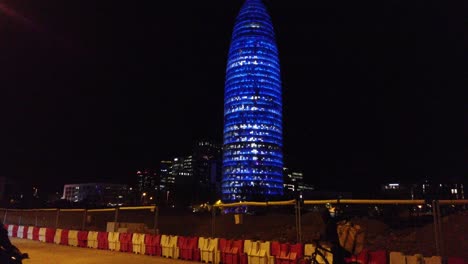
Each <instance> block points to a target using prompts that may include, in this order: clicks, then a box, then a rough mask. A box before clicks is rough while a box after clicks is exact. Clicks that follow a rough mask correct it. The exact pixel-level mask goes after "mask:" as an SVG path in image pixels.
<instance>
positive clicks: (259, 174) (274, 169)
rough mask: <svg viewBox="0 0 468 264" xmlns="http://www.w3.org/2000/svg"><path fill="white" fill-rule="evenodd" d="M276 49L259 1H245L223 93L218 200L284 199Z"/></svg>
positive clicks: (280, 101) (238, 21) (265, 12)
mask: <svg viewBox="0 0 468 264" xmlns="http://www.w3.org/2000/svg"><path fill="white" fill-rule="evenodd" d="M281 96H282V95H281V78H280V65H279V60H278V49H277V46H276V43H275V34H274V30H273V26H272V22H271V18H270V16H269V14H268V12H267V10H266V7H265V6H264V4H263V3H262V2H261V0H246V2H245V3H244V5H243V6H242V8H241V10H240V12H239V14H238V16H237V18H236V21H235V25H234V31H233V33H232V40H231V46H230V49H229V57H228V62H227V69H226V80H225V90H224V144H223V180H222V186H221V187H222V200H223V201H226V202H232V201H250V200H270V199H272V198H274V197H277V196H281V195H282V194H283V153H282V146H283V135H282V98H281Z"/></svg>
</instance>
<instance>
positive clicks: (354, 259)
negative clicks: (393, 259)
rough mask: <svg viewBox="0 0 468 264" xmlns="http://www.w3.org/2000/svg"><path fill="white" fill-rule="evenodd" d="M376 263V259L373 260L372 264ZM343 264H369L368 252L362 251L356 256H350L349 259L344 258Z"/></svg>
mask: <svg viewBox="0 0 468 264" xmlns="http://www.w3.org/2000/svg"><path fill="white" fill-rule="evenodd" d="M384 254H385V259H386V252H384ZM376 257H378V255H376ZM376 261H377V259H374V262H373V264H377V263H378V262H376ZM378 261H382V260H378ZM345 262H346V263H362V264H369V263H370V252H369V251H368V250H367V249H363V250H362V251H361V253H359V254H358V255H351V257H349V258H345ZM379 264H383V263H379Z"/></svg>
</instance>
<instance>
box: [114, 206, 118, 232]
mask: <svg viewBox="0 0 468 264" xmlns="http://www.w3.org/2000/svg"><path fill="white" fill-rule="evenodd" d="M118 221H119V207H116V208H115V214H114V223H115V224H114V232H117V230H116V228H117V222H118Z"/></svg>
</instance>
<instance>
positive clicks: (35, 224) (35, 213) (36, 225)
mask: <svg viewBox="0 0 468 264" xmlns="http://www.w3.org/2000/svg"><path fill="white" fill-rule="evenodd" d="M35 212H36V213H35V215H36V221H35V225H34V226H36V227H37V212H38V211H37V210H36V211H35Z"/></svg>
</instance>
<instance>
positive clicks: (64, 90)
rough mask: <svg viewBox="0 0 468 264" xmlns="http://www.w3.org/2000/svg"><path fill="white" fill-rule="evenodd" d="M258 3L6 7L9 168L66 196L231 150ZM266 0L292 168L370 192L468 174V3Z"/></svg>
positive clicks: (2, 15) (5, 163)
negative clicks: (243, 42) (238, 86)
mask: <svg viewBox="0 0 468 264" xmlns="http://www.w3.org/2000/svg"><path fill="white" fill-rule="evenodd" d="M244 2H245V1H244V0H232V1H231V0H226V1H224V0H222V1H219V0H207V1H183V2H182V3H180V2H170V1H166V2H164V3H159V2H158V3H156V2H154V1H138V2H121V1H106V0H103V1H88V0H80V1H78V0H70V1H66V2H64V1H60V0H44V1H32V0H22V1H15V0H4V1H2V9H1V10H0V25H1V26H0V38H1V39H3V40H4V41H2V42H1V43H0V50H2V53H3V54H4V55H3V56H1V58H2V60H1V62H0V67H1V69H2V77H3V80H2V84H1V86H2V90H4V94H3V95H2V99H3V102H2V104H0V105H1V108H2V113H3V114H4V115H3V117H2V122H3V123H2V130H1V131H0V140H1V143H2V148H1V150H0V177H4V178H7V179H9V180H15V181H17V182H18V184H19V185H20V186H24V187H25V188H26V187H27V188H28V190H29V189H31V188H32V187H38V188H39V190H40V191H41V192H42V191H48V190H50V191H51V192H53V193H55V192H57V191H61V190H62V189H63V185H64V184H66V183H79V182H109V183H122V184H129V183H131V181H132V180H133V179H134V175H135V170H136V169H140V168H152V167H154V166H157V164H159V162H160V161H161V160H171V159H172V158H174V157H179V156H184V155H187V154H189V153H190V151H191V148H192V145H193V143H194V142H196V141H197V140H199V139H210V140H213V141H215V142H218V143H220V144H222V142H223V135H224V131H223V125H224V116H223V112H224V87H225V81H226V80H225V77H226V66H227V63H228V59H229V57H228V56H227V55H228V54H227V53H228V47H229V45H230V42H231V39H232V32H233V25H234V24H235V18H236V16H237V15H238V13H239V10H240V9H241V7H242V5H243V3H244ZM263 3H264V4H265V6H266V7H267V9H268V12H269V14H270V16H271V17H272V19H273V22H274V28H275V33H276V36H275V37H276V44H277V46H278V49H279V53H278V59H279V61H280V62H281V72H280V79H281V85H282V94H283V98H282V105H283V109H282V119H283V123H284V127H282V140H283V141H282V143H283V144H282V153H283V164H284V166H285V167H288V168H294V169H295V170H300V171H302V172H303V173H304V181H305V182H306V183H310V184H313V185H314V186H316V187H317V188H325V189H337V190H350V189H351V190H353V191H355V192H360V193H362V195H363V196H366V195H367V194H368V190H370V189H376V188H378V186H379V184H380V183H382V182H403V181H406V182H422V181H425V180H426V179H427V180H429V181H431V180H432V181H434V182H441V181H446V180H447V181H448V180H452V179H453V180H454V181H460V180H466V175H467V173H468V167H467V163H466V160H467V151H466V149H467V148H466V146H467V144H466V124H465V123H466V122H465V121H466V107H465V106H466V102H465V101H466V99H465V98H466V96H464V94H463V93H464V91H465V90H466V89H465V87H466V85H465V83H466V78H465V76H466V52H465V50H466V42H465V41H463V40H462V39H463V38H461V37H460V36H463V35H464V32H465V31H466V29H465V27H464V24H463V23H461V21H462V20H463V19H464V17H465V14H464V13H463V12H462V10H463V9H462V8H458V7H457V6H456V5H457V4H455V3H446V2H442V1H440V2H436V3H421V2H404V3H403V2H401V3H400V2H394V1H389V0H385V1H379V2H375V1H370V0H369V1H364V2H349V1H337V2H311V3H309V2H298V1H281V0H265V1H263ZM5 10H7V11H8V10H9V11H10V12H5ZM362 179H365V180H362Z"/></svg>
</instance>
